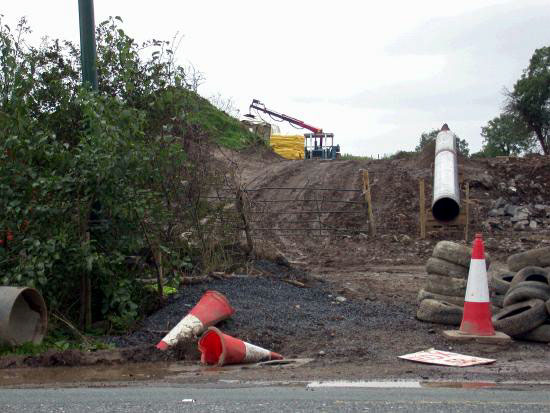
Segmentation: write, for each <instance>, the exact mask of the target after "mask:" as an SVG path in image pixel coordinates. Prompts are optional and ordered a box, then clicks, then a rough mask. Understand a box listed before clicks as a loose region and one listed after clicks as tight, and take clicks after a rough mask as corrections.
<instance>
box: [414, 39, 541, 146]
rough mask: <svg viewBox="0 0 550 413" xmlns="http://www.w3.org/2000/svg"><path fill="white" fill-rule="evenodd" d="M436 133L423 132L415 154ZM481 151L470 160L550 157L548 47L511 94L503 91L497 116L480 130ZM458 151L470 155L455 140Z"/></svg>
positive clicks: (461, 141) (537, 55) (535, 55)
mask: <svg viewBox="0 0 550 413" xmlns="http://www.w3.org/2000/svg"><path fill="white" fill-rule="evenodd" d="M437 133H438V130H432V131H430V132H424V133H423V134H422V135H421V137H420V143H419V145H418V146H417V147H416V151H417V152H418V151H420V150H421V149H422V148H423V147H424V146H425V145H426V144H427V143H429V142H430V141H432V140H434V139H435V137H436V136H437ZM481 136H483V147H482V149H481V151H479V152H477V153H474V154H472V156H473V157H495V156H511V155H512V156H514V155H515V156H517V155H521V154H525V153H533V152H542V153H543V154H545V155H550V46H546V47H542V48H540V49H536V50H535V52H534V53H533V56H532V57H531V59H530V61H529V65H528V66H527V68H526V69H524V71H523V73H522V75H521V77H520V78H519V79H518V80H517V81H516V83H515V84H514V86H513V88H512V90H506V91H505V99H504V104H503V110H502V113H501V114H500V115H498V116H497V117H495V118H494V119H491V120H490V121H488V122H487V124H486V125H485V126H482V127H481ZM457 147H458V151H459V152H460V153H462V154H463V155H465V156H468V155H469V150H468V143H467V142H466V141H465V140H464V139H460V138H458V137H457Z"/></svg>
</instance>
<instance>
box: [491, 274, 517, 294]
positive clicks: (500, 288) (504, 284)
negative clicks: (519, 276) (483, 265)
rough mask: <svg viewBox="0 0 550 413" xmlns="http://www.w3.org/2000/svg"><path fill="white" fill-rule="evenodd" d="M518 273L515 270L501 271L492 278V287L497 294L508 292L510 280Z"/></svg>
mask: <svg viewBox="0 0 550 413" xmlns="http://www.w3.org/2000/svg"><path fill="white" fill-rule="evenodd" d="M514 275H516V273H515V272H499V273H497V274H495V275H493V277H492V278H491V287H492V288H493V290H494V291H495V293H497V294H502V295H504V294H506V293H507V292H508V288H510V282H511V281H512V279H513V278H514Z"/></svg>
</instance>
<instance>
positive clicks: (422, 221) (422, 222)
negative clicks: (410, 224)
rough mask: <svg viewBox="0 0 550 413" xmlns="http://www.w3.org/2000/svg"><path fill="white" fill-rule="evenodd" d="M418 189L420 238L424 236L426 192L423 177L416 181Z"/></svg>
mask: <svg viewBox="0 0 550 413" xmlns="http://www.w3.org/2000/svg"><path fill="white" fill-rule="evenodd" d="M418 191H419V193H420V197H419V198H420V200H419V209H420V215H419V217H420V238H421V239H425V238H426V194H425V191H424V179H420V180H419V181H418Z"/></svg>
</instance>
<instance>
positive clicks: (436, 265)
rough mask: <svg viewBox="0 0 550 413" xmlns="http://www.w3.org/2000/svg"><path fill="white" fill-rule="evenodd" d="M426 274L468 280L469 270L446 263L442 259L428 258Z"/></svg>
mask: <svg viewBox="0 0 550 413" xmlns="http://www.w3.org/2000/svg"><path fill="white" fill-rule="evenodd" d="M426 272H427V273H428V274H437V275H443V276H446V277H453V278H463V279H466V278H468V268H466V267H463V266H461V265H458V264H454V263H452V262H449V261H445V260H443V259H441V258H434V257H430V258H428V262H426Z"/></svg>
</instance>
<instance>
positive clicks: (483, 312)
mask: <svg viewBox="0 0 550 413" xmlns="http://www.w3.org/2000/svg"><path fill="white" fill-rule="evenodd" d="M460 331H461V332H463V333H466V334H476V335H478V336H494V335H495V329H494V328H493V323H492V321H491V301H490V299H489V283H488V280H487V267H486V265H485V249H484V246H483V239H482V237H481V234H476V237H475V239H474V246H473V248H472V258H471V261H470V271H469V272H468V284H467V286H466V296H465V297H464V314H463V316H462V323H461V324H460Z"/></svg>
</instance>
